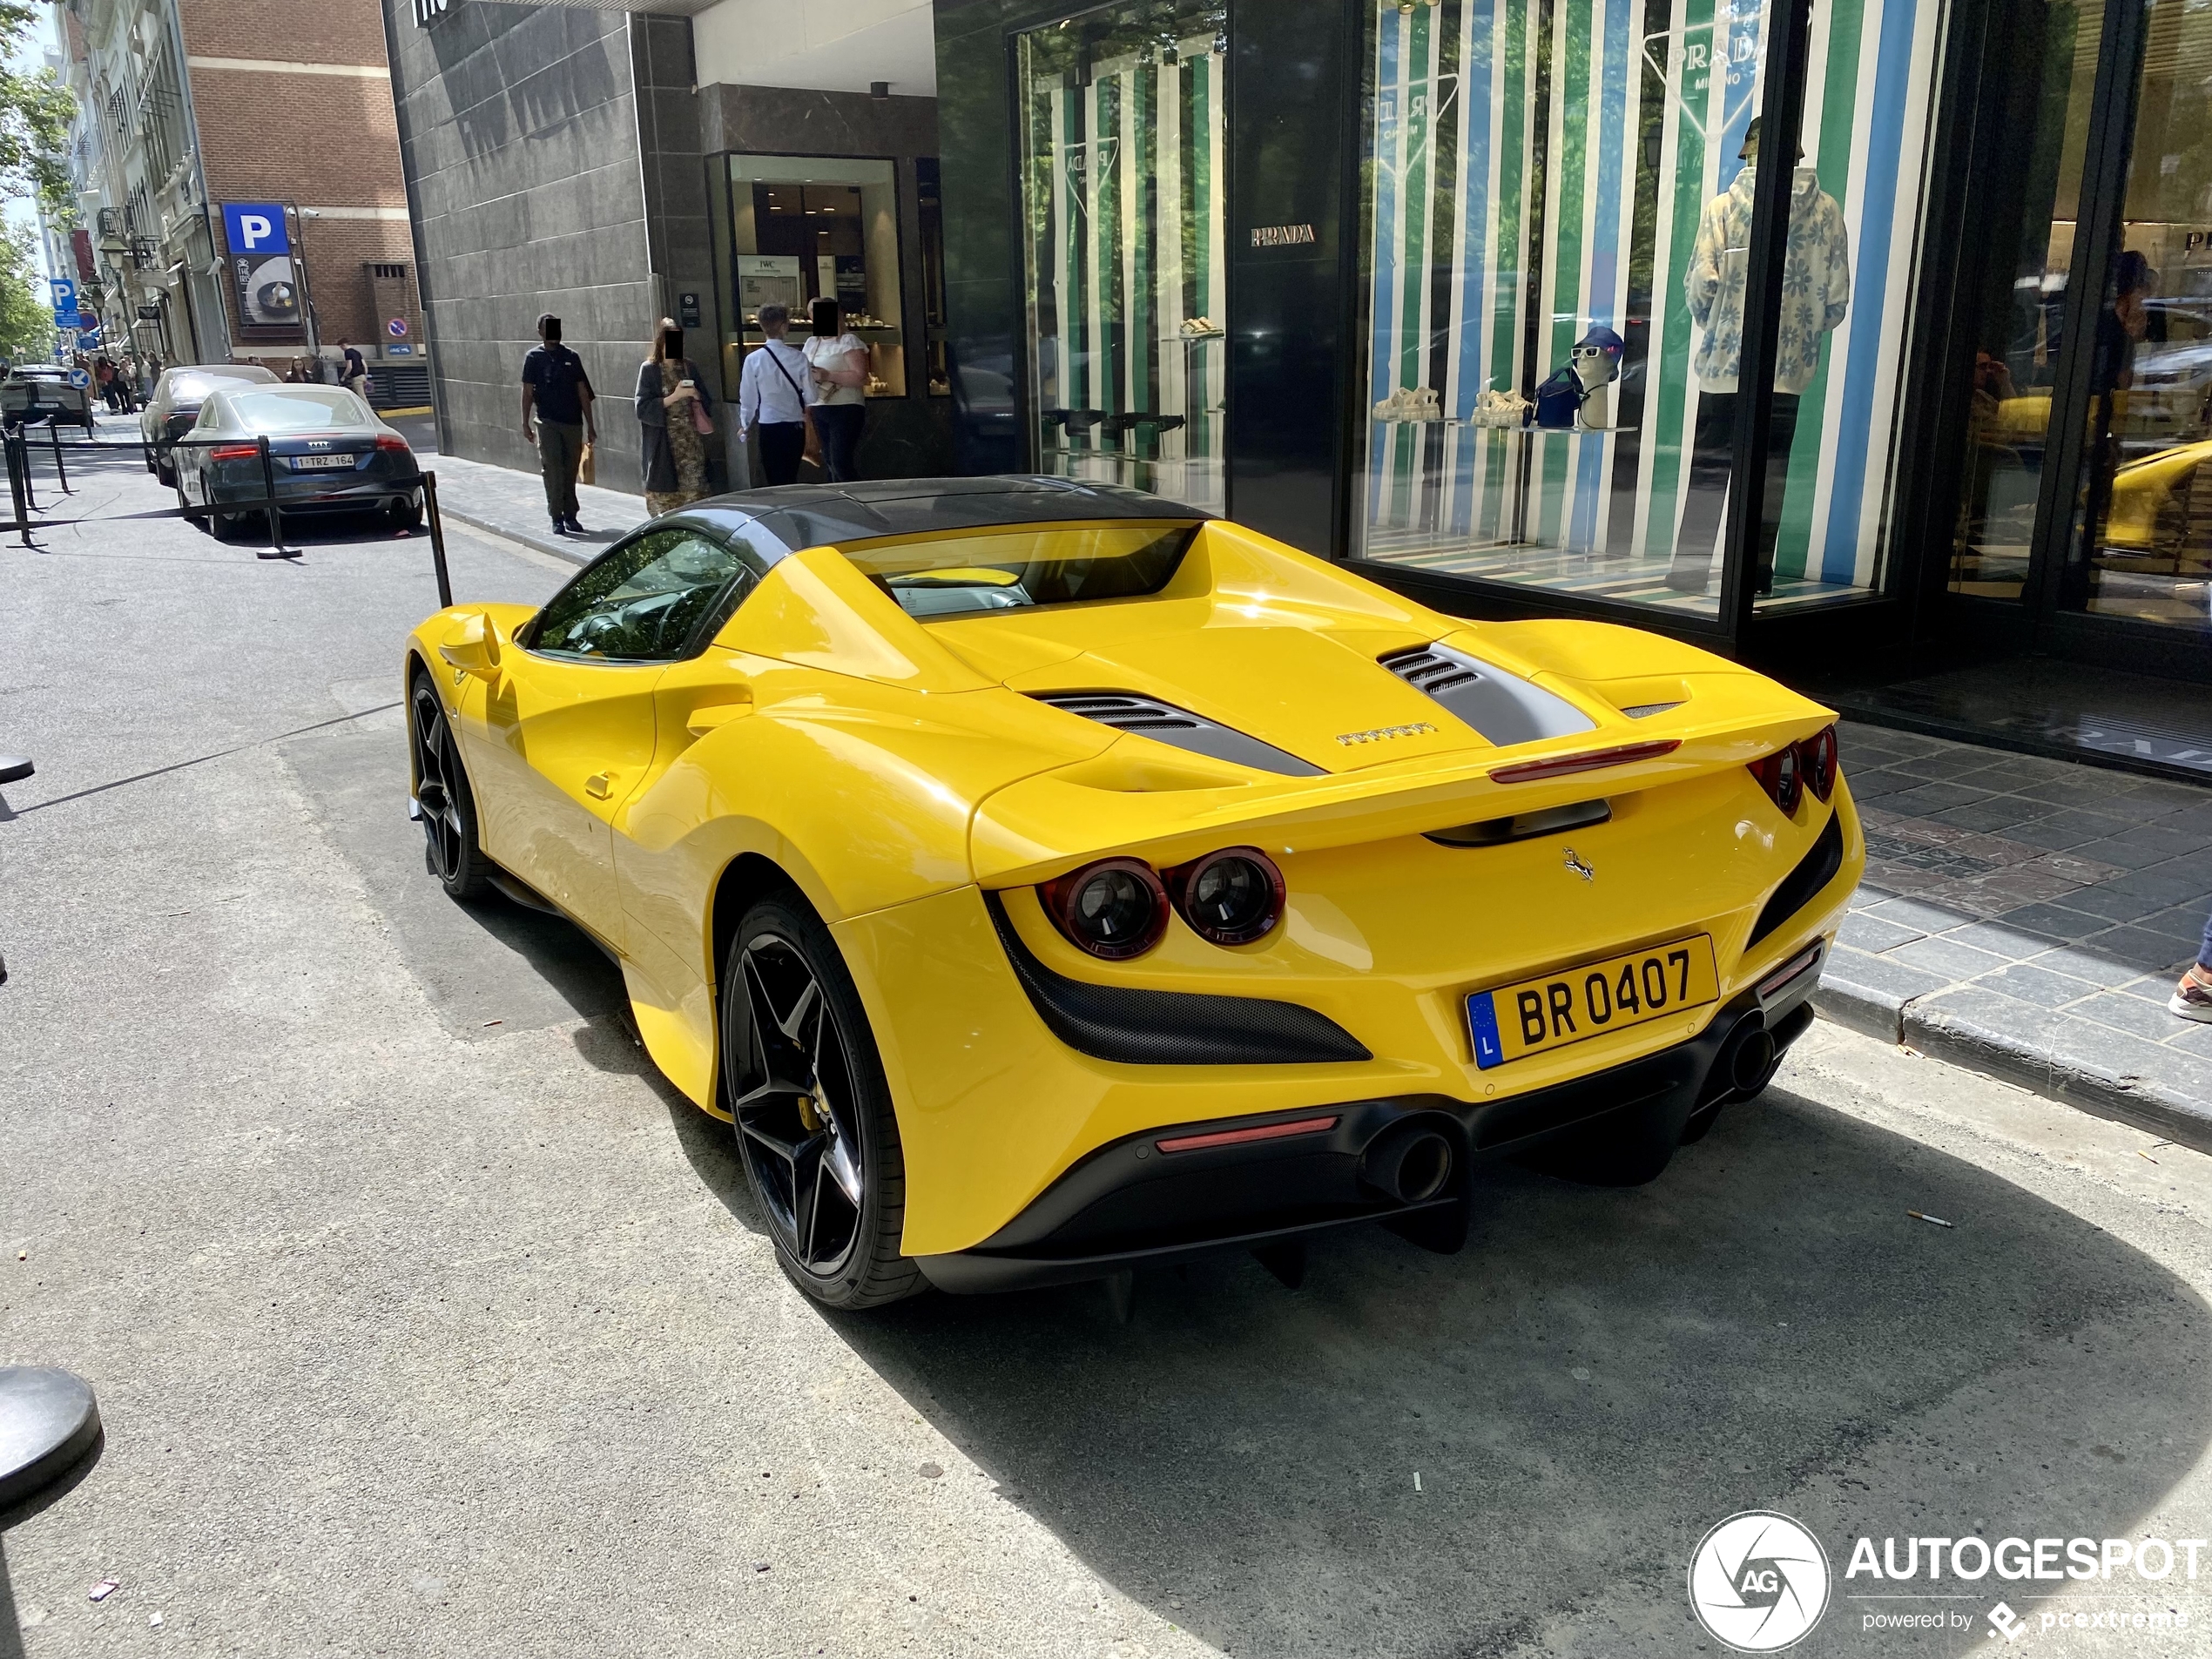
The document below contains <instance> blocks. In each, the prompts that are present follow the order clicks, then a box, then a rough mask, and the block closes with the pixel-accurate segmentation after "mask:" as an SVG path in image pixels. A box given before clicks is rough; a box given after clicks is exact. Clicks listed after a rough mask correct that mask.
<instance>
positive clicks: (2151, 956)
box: [2080, 927, 2197, 972]
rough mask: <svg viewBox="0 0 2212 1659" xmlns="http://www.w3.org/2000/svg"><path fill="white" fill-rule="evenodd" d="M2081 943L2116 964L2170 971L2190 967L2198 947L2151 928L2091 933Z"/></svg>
mask: <svg viewBox="0 0 2212 1659" xmlns="http://www.w3.org/2000/svg"><path fill="white" fill-rule="evenodd" d="M2080 943H2081V948H2082V949H2084V950H2093V951H2095V952H2096V953H2097V954H2099V955H2101V956H2109V957H2111V958H2112V959H2113V960H2114V961H2122V962H2133V963H2134V965H2135V966H2136V967H2137V968H2152V969H2157V968H2173V969H2175V971H2176V972H2179V971H2180V970H2181V969H2182V968H2186V967H2187V966H2188V962H2189V960H2190V958H2192V957H2194V956H2195V954H2196V947H2197V941H2195V940H2194V939H2180V938H2176V937H2175V936H2173V935H2171V934H2159V933H2153V932H2152V931H2151V930H2150V929H2149V928H2148V927H2107V929H2106V930H2105V931H2104V932H2102V933H2101V934H2090V935H2089V936H2088V937H2087V939H2084V940H2082V941H2080Z"/></svg>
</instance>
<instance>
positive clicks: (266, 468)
mask: <svg viewBox="0 0 2212 1659" xmlns="http://www.w3.org/2000/svg"><path fill="white" fill-rule="evenodd" d="M253 447H254V448H256V449H258V450H260V455H261V493H262V501H263V503H264V507H265V509H266V512H267V513H268V516H269V550H268V551H267V552H266V553H264V554H262V555H260V556H261V557H262V558H265V559H280V558H284V557H286V556H287V555H286V552H285V547H284V509H282V508H280V507H279V506H278V505H277V491H276V462H275V461H274V460H273V458H272V457H271V456H270V455H269V435H268V434H267V433H266V432H264V433H262V434H260V435H259V436H257V437H256V438H255V439H254V440H253Z"/></svg>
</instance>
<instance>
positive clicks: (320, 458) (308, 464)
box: [292, 455, 354, 472]
mask: <svg viewBox="0 0 2212 1659" xmlns="http://www.w3.org/2000/svg"><path fill="white" fill-rule="evenodd" d="M353 464H354V457H353V456H351V455H294V456H293V457H292V469H293V471H294V472H307V471H309V470H311V469H317V468H327V469H331V470H333V471H335V470H336V469H339V468H341V467H346V468H350V467H352V465H353Z"/></svg>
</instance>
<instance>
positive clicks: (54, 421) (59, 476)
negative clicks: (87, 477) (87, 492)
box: [46, 415, 77, 496]
mask: <svg viewBox="0 0 2212 1659" xmlns="http://www.w3.org/2000/svg"><path fill="white" fill-rule="evenodd" d="M46 435H47V436H48V437H50V438H51V439H52V440H53V441H54V477H55V480H56V481H57V482H58V483H59V484H60V485H61V487H62V494H63V495H64V496H74V495H75V494H76V493H77V492H76V491H75V490H73V489H71V488H70V487H69V469H68V468H66V467H64V465H63V464H62V423H61V420H60V418H59V417H58V416H56V415H49V416H48V417H47V419H46Z"/></svg>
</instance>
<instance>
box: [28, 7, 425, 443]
mask: <svg viewBox="0 0 2212 1659" xmlns="http://www.w3.org/2000/svg"><path fill="white" fill-rule="evenodd" d="M65 4H66V6H67V10H68V11H69V13H70V23H71V27H70V29H69V30H67V32H66V38H67V40H68V44H69V51H70V56H71V59H72V62H71V65H70V71H71V82H72V84H73V86H74V88H75V90H76V91H77V93H78V105H79V109H80V115H79V118H78V123H79V133H78V142H77V145H76V149H75V155H76V158H77V159H78V171H79V185H80V189H81V191H82V192H83V195H84V206H85V209H86V211H85V212H84V219H85V222H86V223H87V224H88V225H96V226H98V232H97V233H96V234H97V237H98V248H99V252H100V254H101V256H102V260H103V264H104V266H105V270H104V273H103V274H104V276H105V279H106V280H105V283H104V286H105V287H111V289H113V290H114V291H115V293H114V299H113V300H112V301H111V305H112V306H113V307H114V308H115V309H117V310H118V311H121V312H124V313H125V314H129V315H131V316H132V317H134V318H136V319H139V320H140V321H139V324H138V328H137V329H135V330H134V331H133V342H134V344H136V345H138V347H139V348H140V349H142V350H152V351H153V352H155V353H156V354H158V355H160V356H161V357H162V358H163V359H164V360H165V361H170V362H179V361H195V360H197V361H223V360H226V359H228V360H231V361H244V360H246V359H249V358H259V359H260V360H262V361H266V362H268V363H270V364H271V365H272V366H273V367H275V368H279V369H281V368H282V366H283V365H284V363H285V362H286V361H287V360H288V359H290V358H292V357H294V356H299V355H304V354H307V352H308V351H309V350H310V349H314V350H316V351H319V352H320V355H321V356H322V357H323V358H325V359H326V360H330V359H334V358H335V357H336V355H337V354H338V350H339V347H340V342H341V341H351V342H352V343H354V344H355V345H357V346H359V347H361V348H362V350H363V352H364V353H365V354H366V355H367V356H368V358H369V359H370V361H371V362H372V364H373V365H384V366H389V367H392V368H400V367H402V366H405V367H415V366H425V367H427V365H425V362H424V358H425V343H424V341H423V331H422V322H421V306H420V302H419V300H418V299H417V294H416V283H415V246H414V238H413V233H412V231H411V228H410V226H409V223H408V198H407V185H406V180H405V178H404V175H403V174H402V172H401V165H400V152H399V138H398V131H397V127H396V124H395V118H394V111H393V108H392V94H391V77H390V72H389V70H388V67H387V64H386V61H385V50H384V22H383V17H382V13H381V10H380V9H379V7H378V5H377V3H376V0H327V3H324V4H321V5H318V6H312V7H302V6H298V5H293V4H288V3H282V0H65ZM88 127H90V128H91V131H89V132H87V131H86V129H87V128H88ZM226 203H259V204H274V205H279V206H281V207H282V208H283V209H284V210H285V213H286V218H287V226H286V228H287V233H288V235H289V239H290V242H291V248H292V258H293V268H292V273H291V274H292V276H293V278H294V279H295V280H299V281H300V286H301V287H303V288H304V294H305V300H306V305H305V307H300V308H299V310H298V312H297V314H296V315H297V320H296V321H293V322H290V323H287V324H275V325H273V324H271V323H269V322H268V321H267V320H266V319H258V320H257V319H255V318H253V317H249V316H247V315H246V314H244V312H243V310H242V308H241V295H240V293H239V282H238V280H236V276H235V273H234V271H233V263H232V261H233V256H234V254H235V253H236V252H237V250H233V249H232V248H230V247H229V246H227V239H226V233H225V228H224V220H223V206H224V205H225V204H226ZM302 273H304V274H302ZM150 313H151V314H152V315H150ZM395 323H396V324H397V325H398V327H397V328H395V327H394V325H395ZM157 335H158V339H157V338H156V336H157ZM410 378H413V377H410ZM379 379H380V381H381V384H380V388H379V389H380V390H381V391H384V392H387V393H389V392H390V391H391V390H392V389H393V388H392V383H391V381H390V378H389V377H388V376H387V375H380V377H379ZM416 395H420V393H419V392H418V393H417V394H416ZM387 401H389V400H387ZM409 401H411V400H409Z"/></svg>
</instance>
